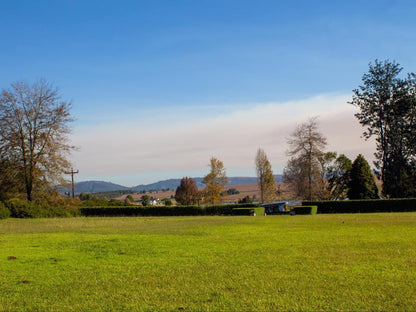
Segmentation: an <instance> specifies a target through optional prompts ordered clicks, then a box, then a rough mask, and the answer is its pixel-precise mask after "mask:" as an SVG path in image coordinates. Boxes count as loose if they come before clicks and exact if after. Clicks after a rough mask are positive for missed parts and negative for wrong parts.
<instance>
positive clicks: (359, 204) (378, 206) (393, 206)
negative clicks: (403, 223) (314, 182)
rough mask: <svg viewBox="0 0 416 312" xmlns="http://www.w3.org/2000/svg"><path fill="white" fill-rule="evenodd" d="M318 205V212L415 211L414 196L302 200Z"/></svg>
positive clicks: (415, 199) (307, 204) (305, 203)
mask: <svg viewBox="0 0 416 312" xmlns="http://www.w3.org/2000/svg"><path fill="white" fill-rule="evenodd" d="M311 205H313V206H318V213H368V212H411V211H416V198H402V199H362V200H324V201H304V202H302V206H311Z"/></svg>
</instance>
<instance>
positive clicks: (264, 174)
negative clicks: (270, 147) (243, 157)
mask: <svg viewBox="0 0 416 312" xmlns="http://www.w3.org/2000/svg"><path fill="white" fill-rule="evenodd" d="M255 164H256V172H257V179H258V184H259V188H260V198H261V199H260V200H261V202H262V203H268V202H272V201H273V200H274V199H275V198H276V186H275V179H274V176H273V171H272V166H271V164H270V161H269V159H268V158H267V155H266V153H265V152H264V151H263V150H262V149H261V148H259V149H258V150H257V154H256V159H255Z"/></svg>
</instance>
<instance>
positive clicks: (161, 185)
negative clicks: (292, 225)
mask: <svg viewBox="0 0 416 312" xmlns="http://www.w3.org/2000/svg"><path fill="white" fill-rule="evenodd" d="M274 178H275V180H276V182H282V181H283V177H282V175H280V174H277V175H275V176H274ZM193 179H194V180H195V181H196V183H197V186H198V188H203V187H204V184H202V183H201V182H202V181H203V179H204V178H193ZM228 181H229V183H228V184H227V185H241V184H253V183H257V181H258V180H257V178H256V177H228ZM180 182H181V179H168V180H163V181H159V182H155V183H151V184H140V185H137V186H133V187H127V186H123V185H119V184H115V183H111V182H104V181H83V182H78V183H76V184H75V193H77V194H80V193H99V192H109V191H120V190H133V191H136V192H139V191H143V190H154V191H161V190H166V189H171V190H175V189H176V188H177V187H178V186H179V184H180Z"/></svg>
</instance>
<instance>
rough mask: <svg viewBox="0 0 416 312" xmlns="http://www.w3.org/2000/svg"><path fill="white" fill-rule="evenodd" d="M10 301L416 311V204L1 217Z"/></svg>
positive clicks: (51, 305)
mask: <svg viewBox="0 0 416 312" xmlns="http://www.w3.org/2000/svg"><path fill="white" fill-rule="evenodd" d="M0 272H1V276H0V310H1V311H9V310H10V311H112V310H118V311H120V310H127V311H134V310H138V311H147V310H148V311H155V310H157V311H161V310H162V311H277V310H294V311H295V310H308V311H310V310H319V311H322V310H325V311H326V310H331V311H335V310H339V311H351V310H355V311H389V310H394V311H398V310H399V311H400V310H403V311H415V310H416V300H415V297H416V213H396V214H355V215H352V214H351V215H315V216H295V217H290V216H268V217H166V218H164V217H160V218H72V219H71V218H70V219H37V220H16V219H8V220H0Z"/></svg>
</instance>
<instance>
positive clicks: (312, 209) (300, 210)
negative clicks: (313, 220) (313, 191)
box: [292, 206, 318, 215]
mask: <svg viewBox="0 0 416 312" xmlns="http://www.w3.org/2000/svg"><path fill="white" fill-rule="evenodd" d="M292 210H293V211H294V212H295V214H297V215H314V214H316V212H317V210H318V206H293V207H292Z"/></svg>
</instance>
